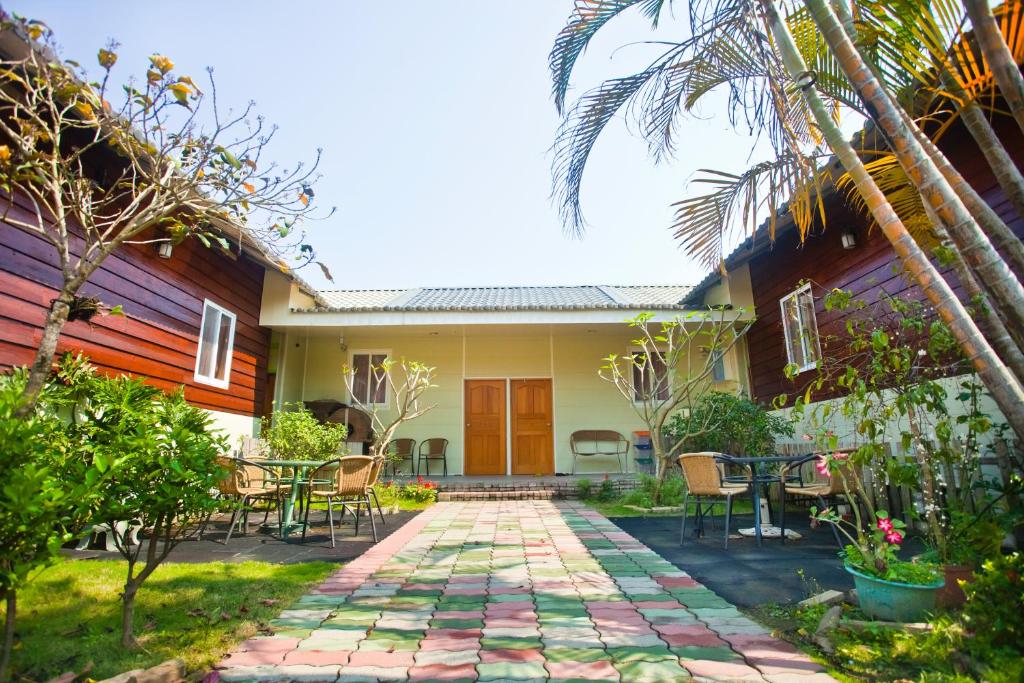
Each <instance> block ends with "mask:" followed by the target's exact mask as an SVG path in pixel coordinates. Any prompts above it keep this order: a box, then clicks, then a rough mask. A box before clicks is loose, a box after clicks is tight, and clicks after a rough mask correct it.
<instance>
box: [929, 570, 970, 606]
mask: <svg viewBox="0 0 1024 683" xmlns="http://www.w3.org/2000/svg"><path fill="white" fill-rule="evenodd" d="M942 574H943V577H944V579H945V581H946V585H945V586H943V587H942V588H940V589H939V592H938V593H936V595H935V604H936V605H938V606H939V607H942V608H943V609H949V608H951V607H962V606H963V604H964V602H966V601H967V596H966V595H964V589H963V588H961V587H960V581H965V582H967V581H970V580H971V579H973V578H974V568H973V567H970V566H968V565H965V564H944V565H942Z"/></svg>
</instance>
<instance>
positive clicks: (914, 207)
mask: <svg viewBox="0 0 1024 683" xmlns="http://www.w3.org/2000/svg"><path fill="white" fill-rule="evenodd" d="M861 154H862V156H867V157H874V158H872V159H871V160H870V161H867V162H865V164H864V167H865V168H866V169H867V171H868V173H869V174H870V175H871V177H872V178H873V179H874V181H875V183H876V184H877V185H878V188H879V189H880V190H881V191H882V193H883V194H885V197H886V199H888V200H889V203H890V204H891V205H892V208H893V209H894V210H895V211H896V215H898V216H899V217H900V220H901V221H902V222H903V224H904V225H905V226H907V229H908V230H909V231H910V233H911V235H913V236H914V239H915V240H917V241H918V242H919V243H921V244H922V245H927V244H929V243H934V234H933V230H932V223H931V220H930V219H929V218H928V214H927V212H926V211H925V208H924V204H923V203H922V200H921V194H920V193H919V192H918V191H917V188H915V187H914V185H913V184H912V183H911V182H910V179H909V178H907V174H906V172H905V171H904V170H903V167H902V166H900V163H899V161H898V160H897V159H896V156H895V155H894V154H892V153H891V152H888V151H881V150H866V151H862V152H861ZM836 188H837V189H838V190H840V191H842V192H845V193H846V197H847V201H849V203H850V204H851V206H853V207H854V209H856V210H857V211H858V212H860V213H862V214H863V215H865V216H867V217H869V218H870V216H871V211H870V209H869V208H868V206H867V203H866V202H865V201H864V198H863V197H862V196H861V194H860V193H859V192H858V191H857V187H856V185H855V183H854V181H853V178H852V177H851V176H850V174H848V173H844V174H842V175H841V176H840V177H839V179H838V180H837V181H836ZM871 225H872V227H874V226H875V223H874V221H872V224H871Z"/></svg>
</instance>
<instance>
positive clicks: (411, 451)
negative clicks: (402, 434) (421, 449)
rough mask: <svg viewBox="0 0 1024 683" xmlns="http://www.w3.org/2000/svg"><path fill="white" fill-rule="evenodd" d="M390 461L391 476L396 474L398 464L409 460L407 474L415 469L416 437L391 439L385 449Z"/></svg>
mask: <svg viewBox="0 0 1024 683" xmlns="http://www.w3.org/2000/svg"><path fill="white" fill-rule="evenodd" d="M385 450H386V452H387V453H388V454H389V460H390V461H391V476H392V477H395V476H398V464H399V463H400V462H404V461H405V460H406V459H408V460H409V474H413V473H414V470H415V469H416V439H391V441H389V442H388V446H387V448H386V449H385Z"/></svg>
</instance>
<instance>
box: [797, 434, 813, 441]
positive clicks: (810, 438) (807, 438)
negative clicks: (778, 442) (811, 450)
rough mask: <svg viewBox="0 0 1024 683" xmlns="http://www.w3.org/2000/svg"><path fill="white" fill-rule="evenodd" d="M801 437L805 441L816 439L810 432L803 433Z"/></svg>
mask: <svg viewBox="0 0 1024 683" xmlns="http://www.w3.org/2000/svg"><path fill="white" fill-rule="evenodd" d="M800 438H801V439H803V440H804V441H814V437H813V436H811V435H810V434H803V435H802V436H801V437H800Z"/></svg>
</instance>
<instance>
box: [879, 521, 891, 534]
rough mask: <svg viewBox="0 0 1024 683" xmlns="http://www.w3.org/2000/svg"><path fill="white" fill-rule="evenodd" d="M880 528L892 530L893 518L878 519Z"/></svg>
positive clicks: (887, 530) (885, 530) (886, 530)
mask: <svg viewBox="0 0 1024 683" xmlns="http://www.w3.org/2000/svg"><path fill="white" fill-rule="evenodd" d="M878 528H879V529H881V530H882V531H884V532H886V533H889V532H890V531H892V520H891V519H889V518H888V517H882V518H881V519H879V520H878Z"/></svg>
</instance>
